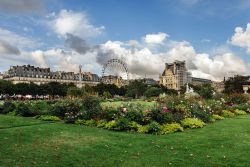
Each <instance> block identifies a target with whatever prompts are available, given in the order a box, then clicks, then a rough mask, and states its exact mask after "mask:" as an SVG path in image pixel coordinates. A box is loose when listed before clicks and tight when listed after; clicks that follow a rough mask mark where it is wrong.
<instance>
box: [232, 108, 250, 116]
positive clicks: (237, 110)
mask: <svg viewBox="0 0 250 167" xmlns="http://www.w3.org/2000/svg"><path fill="white" fill-rule="evenodd" d="M234 114H235V115H246V114H247V113H246V112H245V111H243V110H239V109H236V110H234Z"/></svg>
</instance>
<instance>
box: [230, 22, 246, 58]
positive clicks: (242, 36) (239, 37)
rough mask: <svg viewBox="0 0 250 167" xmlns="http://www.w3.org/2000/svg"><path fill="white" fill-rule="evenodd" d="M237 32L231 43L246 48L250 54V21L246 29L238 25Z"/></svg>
mask: <svg viewBox="0 0 250 167" xmlns="http://www.w3.org/2000/svg"><path fill="white" fill-rule="evenodd" d="M234 31H235V33H234V35H233V36H232V38H231V43H232V44H233V45H235V46H239V47H241V48H245V49H246V50H247V53H248V54H250V23H248V24H247V28H246V30H245V31H244V30H243V28H242V27H236V28H235V30H234Z"/></svg>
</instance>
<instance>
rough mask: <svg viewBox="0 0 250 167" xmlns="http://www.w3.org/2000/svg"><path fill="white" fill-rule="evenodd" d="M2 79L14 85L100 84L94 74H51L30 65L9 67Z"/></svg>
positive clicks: (59, 72)
mask: <svg viewBox="0 0 250 167" xmlns="http://www.w3.org/2000/svg"><path fill="white" fill-rule="evenodd" d="M3 79H5V80H9V81H12V82H13V83H14V84H16V83H31V82H33V83H35V84H38V85H40V84H44V83H48V82H59V83H75V84H76V85H77V86H78V85H84V84H89V85H96V84H98V83H99V82H100V78H99V76H98V75H96V74H92V73H90V72H80V73H74V72H65V71H55V72H52V71H51V70H50V68H40V67H34V66H30V65H23V66H18V65H17V66H11V67H10V69H9V70H8V71H7V72H6V73H5V74H4V75H3Z"/></svg>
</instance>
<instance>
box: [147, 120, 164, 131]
mask: <svg viewBox="0 0 250 167" xmlns="http://www.w3.org/2000/svg"><path fill="white" fill-rule="evenodd" d="M147 126H148V133H152V134H157V133H158V132H159V131H160V130H161V125H160V124H159V123H157V122H155V121H152V122H151V123H150V124H148V125H147Z"/></svg>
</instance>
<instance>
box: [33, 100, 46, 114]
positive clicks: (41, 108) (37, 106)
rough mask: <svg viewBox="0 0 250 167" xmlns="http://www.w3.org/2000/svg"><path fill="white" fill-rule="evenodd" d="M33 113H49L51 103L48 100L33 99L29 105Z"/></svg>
mask: <svg viewBox="0 0 250 167" xmlns="http://www.w3.org/2000/svg"><path fill="white" fill-rule="evenodd" d="M29 107H30V110H31V112H32V113H35V114H36V115H49V111H50V109H49V107H50V105H49V104H48V103H47V101H32V102H31V103H30V105H29Z"/></svg>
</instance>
